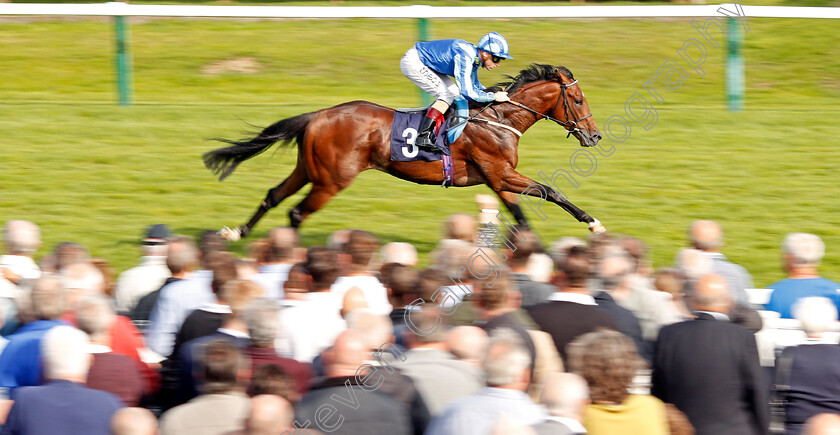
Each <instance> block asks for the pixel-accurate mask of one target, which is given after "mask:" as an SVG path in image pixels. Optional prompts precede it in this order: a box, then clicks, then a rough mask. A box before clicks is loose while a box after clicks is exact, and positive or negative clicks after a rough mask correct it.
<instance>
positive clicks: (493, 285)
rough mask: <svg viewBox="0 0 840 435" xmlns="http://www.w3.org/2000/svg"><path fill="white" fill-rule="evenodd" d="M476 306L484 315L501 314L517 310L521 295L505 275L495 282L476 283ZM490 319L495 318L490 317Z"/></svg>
mask: <svg viewBox="0 0 840 435" xmlns="http://www.w3.org/2000/svg"><path fill="white" fill-rule="evenodd" d="M476 290H477V291H476V293H477V296H478V306H479V307H480V308H481V310H482V311H483V312H484V313H497V314H496V315H498V314H502V313H503V312H504V311H510V310H514V309H517V308H519V306H520V303H521V299H522V298H521V293H519V290H517V289H516V286H515V285H513V284H512V283H511V281H510V279H509V277H508V274H507V273H503V274H501V275H500V277H499V279H497V280H496V281H491V280H486V281H479V282H478V283H476ZM491 317H495V316H494V315H491Z"/></svg>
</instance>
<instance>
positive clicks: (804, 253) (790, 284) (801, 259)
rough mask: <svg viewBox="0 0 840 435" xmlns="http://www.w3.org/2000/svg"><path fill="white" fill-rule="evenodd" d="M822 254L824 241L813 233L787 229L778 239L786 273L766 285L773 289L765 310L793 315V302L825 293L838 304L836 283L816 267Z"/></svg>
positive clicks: (784, 316) (785, 316)
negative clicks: (780, 278) (783, 236)
mask: <svg viewBox="0 0 840 435" xmlns="http://www.w3.org/2000/svg"><path fill="white" fill-rule="evenodd" d="M824 255H825V244H824V243H823V241H822V239H820V238H819V237H818V236H816V235H814V234H807V233H790V234H788V235H787V236H786V237H785V240H784V241H783V242H782V267H783V268H784V270H785V272H786V273H787V275H788V277H787V278H785V279H783V280H781V281H777V282H775V283H773V284H770V285H769V286H767V288H771V289H773V293H771V294H770V301H769V302H768V303H767V305H766V306H765V307H764V308H765V309H766V310H770V311H775V312H777V313H779V314H781V317H782V318H784V319H790V318H792V317H793V310H792V308H793V306H794V305H795V304H796V302H797V301H799V300H800V299H802V298H807V297H825V298H828V299H830V300H831V301H832V302H833V303H834V305H835V306H836V307H840V294H838V290H840V284H838V283H836V282H834V281H832V280H830V279H827V278H822V277H820V275H819V271H818V270H817V269H818V268H819V265H820V261H822V258H823V256H824Z"/></svg>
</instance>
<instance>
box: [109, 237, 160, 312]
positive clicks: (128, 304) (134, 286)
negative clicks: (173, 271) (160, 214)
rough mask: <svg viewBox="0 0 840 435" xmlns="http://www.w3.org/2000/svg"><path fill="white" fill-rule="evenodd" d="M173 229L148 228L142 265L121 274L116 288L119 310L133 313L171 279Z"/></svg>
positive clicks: (115, 295)
mask: <svg viewBox="0 0 840 435" xmlns="http://www.w3.org/2000/svg"><path fill="white" fill-rule="evenodd" d="M168 238H169V227H167V226H166V225H164V224H155V225H152V226H150V227H149V228H147V229H146V231H145V233H144V237H143V239H142V242H141V243H142V244H141V245H140V249H141V251H142V253H143V256H142V257H140V263H139V264H138V265H137V266H135V267H132V268H131V269H128V270H126V271H125V272H123V273H121V274H120V276H119V278H117V287H116V288H115V289H114V299H115V300H116V301H117V310H118V311H119V312H121V313H128V312H130V311H131V310H132V309H133V308H134V306H135V305H137V302H138V301H139V300H140V298H142V297H143V296H146V295H147V294H149V293H151V292H153V291H155V290H156V289H158V288H160V286H161V285H163V283H164V282H165V281H166V278H169V276H170V273H169V269H168V268H167V267H166V250H167V239H168Z"/></svg>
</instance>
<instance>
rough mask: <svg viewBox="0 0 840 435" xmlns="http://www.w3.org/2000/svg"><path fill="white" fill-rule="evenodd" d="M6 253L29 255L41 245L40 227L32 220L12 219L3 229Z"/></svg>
mask: <svg viewBox="0 0 840 435" xmlns="http://www.w3.org/2000/svg"><path fill="white" fill-rule="evenodd" d="M3 240H4V241H5V242H6V253H8V254H9V255H22V256H26V257H31V256H32V255H33V254H35V251H37V250H38V248H40V247H41V229H40V228H38V225H35V224H34V223H33V222H29V221H21V220H12V221H8V222H6V226H5V227H4V229H3Z"/></svg>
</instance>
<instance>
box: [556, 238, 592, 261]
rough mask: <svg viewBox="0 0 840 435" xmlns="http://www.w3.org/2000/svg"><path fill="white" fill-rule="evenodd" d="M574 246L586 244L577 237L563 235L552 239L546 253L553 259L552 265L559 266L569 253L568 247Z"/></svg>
mask: <svg viewBox="0 0 840 435" xmlns="http://www.w3.org/2000/svg"><path fill="white" fill-rule="evenodd" d="M574 246H582V247H585V246H586V242H584V241H583V240H582V239H580V238H577V237H571V236H565V237H561V238H559V239H557V240H555V241H554V243H552V244H551V248H549V251H548V255H550V256H551V259H552V260H554V266H555V267H559V266H560V265H562V264H563V261H564V260H565V259H566V255H568V254H569V249H571V248H572V247H574Z"/></svg>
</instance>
